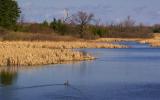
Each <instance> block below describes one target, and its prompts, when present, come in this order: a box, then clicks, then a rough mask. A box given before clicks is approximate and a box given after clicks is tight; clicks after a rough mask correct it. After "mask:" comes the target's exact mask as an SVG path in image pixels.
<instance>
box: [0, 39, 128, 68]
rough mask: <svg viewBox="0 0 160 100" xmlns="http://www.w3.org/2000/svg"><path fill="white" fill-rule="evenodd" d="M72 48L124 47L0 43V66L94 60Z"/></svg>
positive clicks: (73, 43) (77, 42)
mask: <svg viewBox="0 0 160 100" xmlns="http://www.w3.org/2000/svg"><path fill="white" fill-rule="evenodd" d="M74 48H126V46H122V45H114V44H111V43H96V42H88V41H83V42H82V41H75V42H71V41H59V42H51V41H45V42H44V41H43V42H42V41H30V42H29V41H1V42H0V66H32V65H45V64H57V63H62V62H66V61H77V60H78V61H80V60H92V59H94V57H92V56H90V55H88V54H87V55H84V54H83V53H81V52H76V51H73V50H71V49H74Z"/></svg>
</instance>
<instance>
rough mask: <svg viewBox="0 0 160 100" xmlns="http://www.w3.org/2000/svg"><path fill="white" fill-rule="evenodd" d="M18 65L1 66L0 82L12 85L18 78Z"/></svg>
mask: <svg viewBox="0 0 160 100" xmlns="http://www.w3.org/2000/svg"><path fill="white" fill-rule="evenodd" d="M17 70H18V68H17V67H3V68H0V84H1V85H4V86H8V85H12V84H14V82H15V81H16V80H17V76H18V74H17Z"/></svg>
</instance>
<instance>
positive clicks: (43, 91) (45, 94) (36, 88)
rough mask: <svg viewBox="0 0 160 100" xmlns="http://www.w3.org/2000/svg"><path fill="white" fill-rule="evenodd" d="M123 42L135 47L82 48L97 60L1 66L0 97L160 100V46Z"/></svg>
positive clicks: (16, 99)
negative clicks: (36, 65)
mask: <svg viewBox="0 0 160 100" xmlns="http://www.w3.org/2000/svg"><path fill="white" fill-rule="evenodd" d="M123 44H128V45H130V46H133V48H129V49H81V51H83V52H89V53H91V54H92V55H94V56H96V57H97V59H96V60H94V61H83V62H75V63H70V64H59V65H49V66H40V67H39V68H26V69H24V68H23V69H17V68H8V69H1V74H0V82H1V87H0V100H160V49H159V48H149V47H148V45H142V44H138V43H135V42H129V43H126V42H124V43H123ZM65 80H69V83H70V86H64V85H63V83H64V81H65Z"/></svg>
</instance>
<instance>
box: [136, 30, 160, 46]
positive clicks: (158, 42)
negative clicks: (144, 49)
mask: <svg viewBox="0 0 160 100" xmlns="http://www.w3.org/2000/svg"><path fill="white" fill-rule="evenodd" d="M139 42H140V43H148V44H150V45H151V46H152V47H160V33H156V34H154V38H152V39H141V40H139Z"/></svg>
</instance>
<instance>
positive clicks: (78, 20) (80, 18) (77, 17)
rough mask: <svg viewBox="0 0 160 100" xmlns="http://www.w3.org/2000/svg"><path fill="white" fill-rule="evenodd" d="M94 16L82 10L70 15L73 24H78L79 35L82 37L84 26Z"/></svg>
mask: <svg viewBox="0 0 160 100" xmlns="http://www.w3.org/2000/svg"><path fill="white" fill-rule="evenodd" d="M93 18H94V15H93V14H92V13H87V12H83V11H79V12H78V13H77V14H74V15H72V18H71V21H72V23H73V24H76V25H78V26H79V34H80V37H81V38H83V33H84V28H85V26H86V25H87V24H89V23H90V22H91V21H92V20H93Z"/></svg>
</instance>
